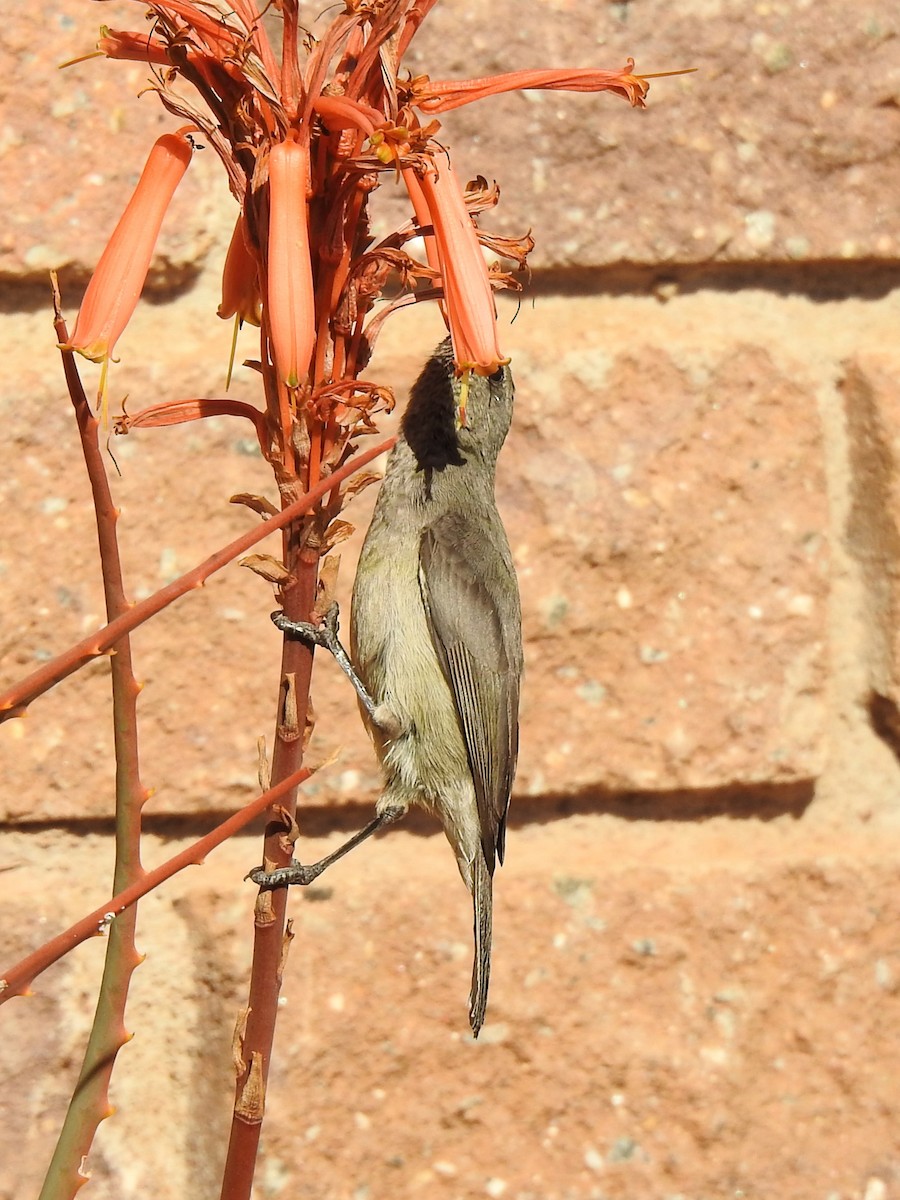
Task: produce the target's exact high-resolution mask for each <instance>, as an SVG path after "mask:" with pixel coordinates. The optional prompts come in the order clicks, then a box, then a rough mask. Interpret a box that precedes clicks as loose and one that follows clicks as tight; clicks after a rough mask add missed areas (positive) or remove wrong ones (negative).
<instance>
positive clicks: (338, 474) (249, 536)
mask: <svg viewBox="0 0 900 1200" xmlns="http://www.w3.org/2000/svg"><path fill="white" fill-rule="evenodd" d="M395 441H396V438H393V437H390V438H385V439H384V441H381V442H379V443H378V444H377V445H376V446H371V447H369V449H368V450H364V451H362V452H361V453H359V454H354V456H353V457H352V458H351V459H350V460H349V462H346V463H345V464H344V465H343V466H342V467H339V468H338V469H337V470H336V471H334V472H333V473H332V474H331V475H329V476H327V478H325V479H323V480H321V482H319V483H318V484H316V486H315V487H314V488H310V490H309V491H308V492H306V493H305V494H304V495H302V496H300V497H298V498H297V499H296V500H295V501H294V502H293V503H292V504H289V505H288V506H287V508H285V509H283V510H282V511H281V512H280V513H278V514H276V515H275V516H274V517H269V518H268V519H267V520H265V521H263V522H262V523H261V524H259V525H257V526H256V527H255V528H253V529H249V530H248V531H247V532H246V533H243V534H241V536H240V537H239V538H235V540H234V541H233V542H229V543H228V545H227V546H223V547H222V549H221V550H217V551H216V553H215V554H211V555H210V556H209V558H206V559H204V560H203V562H201V563H199V564H198V565H197V566H196V567H194V568H193V569H192V570H190V571H188V572H187V573H186V574H184V575H181V576H180V577H179V578H178V579H175V580H173V582H172V583H170V584H167V585H166V586H165V587H164V588H160V590H159V591H158V592H154V594H153V595H152V596H148V597H147V599H146V600H141V601H140V602H139V603H138V604H134V605H132V606H131V607H130V608H129V609H128V611H127V612H126V613H124V614H123V615H122V616H119V617H116V619H115V620H114V621H111V622H110V623H109V624H108V625H105V626H104V627H103V628H102V629H98V630H97V632H96V633H92V634H90V635H89V636H88V637H86V638H83V639H82V640H81V641H80V642H76V643H75V645H74V646H70V647H69V649H68V650H66V651H65V652H64V653H62V654H58V655H57V656H56V657H55V658H51V659H50V660H49V661H48V662H46V663H45V664H44V665H43V666H42V667H39V668H38V670H36V671H33V672H32V673H31V674H30V675H26V676H25V678H24V679H21V680H19V681H18V683H15V684H13V685H12V686H11V687H9V688H7V690H6V691H5V692H0V721H5V720H7V719H8V718H10V717H21V716H24V715H25V709H26V708H27V707H28V705H29V704H30V703H31V702H32V700H35V699H36V698H37V697H38V696H41V695H43V693H44V692H46V691H49V690H50V688H51V687H53V685H54V684H56V683H59V682H60V680H62V679H65V678H66V677H67V676H68V675H72V674H74V672H75V671H77V670H79V669H80V668H81V667H83V666H85V664H86V663H89V662H91V661H92V660H93V659H95V658H99V657H100V656H101V655H104V654H109V652H110V650H111V649H112V647H113V646H114V645H115V643H116V642H117V641H118V640H119V638H121V637H122V636H123V635H124V634H126V633H130V632H131V630H132V629H136V628H137V627H138V625H142V624H143V623H144V621H146V620H147V619H148V618H150V617H152V616H154V615H155V614H156V613H158V612H161V611H162V610H163V609H164V608H166V607H167V606H168V605H169V604H171V603H172V601H173V600H177V599H178V598H179V597H180V596H183V595H185V593H186V592H191V591H194V590H195V589H196V588H198V587H201V586H202V585H203V583H204V582H205V581H206V580H207V579H209V577H210V576H211V575H213V574H215V572H216V571H220V570H221V569H222V567H225V566H227V565H228V563H230V562H231V561H232V560H233V559H235V558H237V556H238V555H239V554H243V553H244V552H245V551H247V550H249V549H250V548H251V547H252V546H255V545H256V543H257V542H261V541H262V540H263V538H265V537H268V535H269V534H270V533H274V532H275V531H276V530H277V529H283V528H284V527H285V526H287V525H290V523H291V522H292V521H294V520H296V518H297V517H299V516H302V515H303V514H304V513H306V512H309V510H310V509H311V508H313V507H314V506H315V505H316V504H317V503H318V502H319V501H320V500H321V499H322V497H323V496H326V495H328V493H329V492H330V491H331V490H332V488H334V487H336V486H337V485H338V484H339V483H342V482H343V481H344V480H345V479H348V478H349V477H350V476H351V475H354V474H355V473H356V472H357V471H358V470H360V469H361V468H362V467H364V466H366V465H367V464H368V463H370V462H372V460H373V459H375V458H378V456H379V455H381V454H385V453H386V452H387V451H388V450H390V449H391V447H392V446H393V444H394V442H395Z"/></svg>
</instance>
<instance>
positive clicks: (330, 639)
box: [272, 603, 379, 832]
mask: <svg viewBox="0 0 900 1200" xmlns="http://www.w3.org/2000/svg"><path fill="white" fill-rule="evenodd" d="M339 615H340V610H339V608H338V605H337V604H336V603H335V604H332V605H331V607H330V608H329V609H328V611H327V612H326V613H325V616H324V617H323V618H322V624H321V625H312V624H311V623H310V622H309V621H291V620H289V619H288V618H287V617H286V616H285V615H284V613H283V612H281V611H279V612H273V613H272V620H273V621H274V623H275V624H276V625H277V626H278V628H279V629H280V630H281V632H282V633H286V634H287V635H288V636H289V637H295V638H298V639H299V640H300V641H301V642H306V643H307V644H308V645H313V646H322V647H324V649H326V650H330V651H331V653H332V654H333V655H334V658H335V661H336V662H337V665H338V666H339V667H340V668H341V670H342V671H343V672H344V674H345V675H346V676H347V678H348V679H349V680H350V682H351V683H352V684H353V686H354V688H355V689H356V694H357V696H359V699H360V702H361V703H362V706H363V708H365V710H366V712H367V713H368V714H369V717H370V718H371V719H372V721H374V722H375V724H376V725H377V724H379V722H378V720H377V719H376V716H375V710H376V708H377V707H378V706H377V705H376V703H375V701H374V700H373V699H372V697H371V696H370V695H369V692H368V690H367V689H366V685H365V684H364V683H363V681H362V680H361V679H360V677H359V676H358V675H357V673H356V669H355V667H354V666H353V663H352V662H351V661H350V655H349V654H348V653H347V651H346V650H345V649H344V647H343V646H342V645H341V642H340V639H339V638H338V628H339V623H338V617H339ZM373 832H374V830H373Z"/></svg>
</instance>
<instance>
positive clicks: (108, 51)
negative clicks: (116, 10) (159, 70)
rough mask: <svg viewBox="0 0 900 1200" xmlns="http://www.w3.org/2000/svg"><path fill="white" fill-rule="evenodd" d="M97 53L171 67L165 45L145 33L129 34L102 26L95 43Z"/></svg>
mask: <svg viewBox="0 0 900 1200" xmlns="http://www.w3.org/2000/svg"><path fill="white" fill-rule="evenodd" d="M97 51H98V53H100V54H105V55H106V57H107V58H119V59H124V60H127V61H130V62H145V63H153V64H155V65H156V66H159V67H171V65H172V60H171V58H170V57H169V50H168V47H167V46H166V45H165V43H163V42H161V41H160V40H159V38H156V37H154V36H153V35H152V34H147V33H129V32H125V31H123V30H120V29H110V28H109V27H108V26H107V25H103V26H102V27H101V29H100V38H99V40H98V42H97Z"/></svg>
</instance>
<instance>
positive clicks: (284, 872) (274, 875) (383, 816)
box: [247, 804, 406, 890]
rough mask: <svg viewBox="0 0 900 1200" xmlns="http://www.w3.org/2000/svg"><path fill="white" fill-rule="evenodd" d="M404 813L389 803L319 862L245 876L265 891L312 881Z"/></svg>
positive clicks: (255, 870)
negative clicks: (363, 826) (357, 831)
mask: <svg viewBox="0 0 900 1200" xmlns="http://www.w3.org/2000/svg"><path fill="white" fill-rule="evenodd" d="M405 813H406V808H405V807H401V806H400V805H398V804H395V805H391V806H390V807H389V808H385V809H384V810H383V811H382V812H380V813H379V814H378V816H377V817H375V818H374V819H373V820H371V821H370V822H369V823H368V825H366V827H365V828H364V829H361V830H360V831H359V833H354V835H353V837H352V838H349V839H348V840H347V841H346V842H344V844H343V846H338V848H337V850H332V852H331V853H330V854H326V855H325V857H324V858H320V859H319V861H318V862H316V863H312V864H311V865H310V866H308V867H305V866H303V864H302V863H298V862H292V863H289V864H288V866H286V867H277V868H276V869H275V870H274V871H267V870H266V869H265V868H264V867H255V868H254V869H253V870H252V871H251V872H250V874H249V875H247V879H252V881H253V882H254V883H255V884H257V885H258V886H259V887H261V888H266V889H267V890H271V889H272V888H277V887H287V885H288V884H291V883H300V884H303V885H306V884H308V883H312V882H313V880H314V879H318V878H319V876H320V875H321V874H322V872H323V871H324V870H325V869H326V867H330V866H331V864H332V863H335V862H337V860H338V859H339V858H343V857H344V855H345V854H349V853H350V851H351V850H354V849H355V848H356V847H357V846H359V845H360V844H361V843H362V842H364V841H365V840H366V838H370V837H371V836H372V834H373V833H377V832H378V830H379V829H384V827H385V826H386V825H390V824H392V823H393V822H394V821H396V820H399V818H400V817H402V816H404V815H405Z"/></svg>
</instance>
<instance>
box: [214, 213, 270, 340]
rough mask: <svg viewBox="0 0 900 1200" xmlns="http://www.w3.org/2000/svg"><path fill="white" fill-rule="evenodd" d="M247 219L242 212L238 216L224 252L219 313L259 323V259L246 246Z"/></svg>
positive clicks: (242, 321)
mask: <svg viewBox="0 0 900 1200" xmlns="http://www.w3.org/2000/svg"><path fill="white" fill-rule="evenodd" d="M246 228H247V226H246V222H245V221H244V214H243V212H241V213H240V215H239V216H238V219H237V222H236V224H235V227H234V233H233V234H232V235H231V242H230V244H229V246H228V253H227V255H226V256H225V270H224V271H223V272H222V303H221V304H220V305H219V307H218V310H217V311H218V315H219V316H220V317H221V318H222V319H223V321H227V320H228V319H229V318H230V317H237V319H238V320H239V321H240V322H241V323H242V324H243V323H244V322H245V321H246V322H247V324H248V325H259V320H260V304H261V300H260V295H259V272H258V267H257V263H256V259H255V258H254V257H253V255H252V254H251V253H250V250H249V248H248V246H247V233H246Z"/></svg>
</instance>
